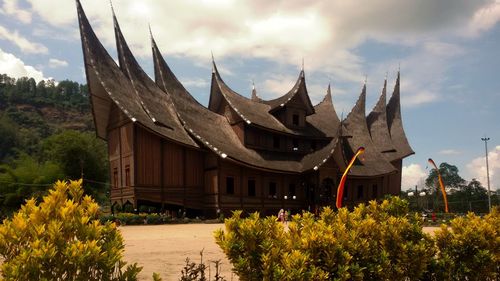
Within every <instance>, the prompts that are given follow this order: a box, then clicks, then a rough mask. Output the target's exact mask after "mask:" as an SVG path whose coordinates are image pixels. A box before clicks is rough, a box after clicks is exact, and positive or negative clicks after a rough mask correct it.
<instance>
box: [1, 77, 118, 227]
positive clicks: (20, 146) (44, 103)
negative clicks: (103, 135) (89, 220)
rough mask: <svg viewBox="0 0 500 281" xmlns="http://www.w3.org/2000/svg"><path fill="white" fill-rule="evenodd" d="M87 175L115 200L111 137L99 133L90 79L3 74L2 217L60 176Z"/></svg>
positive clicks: (92, 186)
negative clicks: (111, 191) (108, 140)
mask: <svg viewBox="0 0 500 281" xmlns="http://www.w3.org/2000/svg"><path fill="white" fill-rule="evenodd" d="M82 176H83V177H84V181H83V186H84V189H85V192H86V193H87V194H91V195H92V196H93V197H94V198H96V199H97V200H98V201H99V202H100V203H101V204H107V203H108V202H109V198H108V195H107V193H106V191H107V190H108V186H109V184H108V177H109V175H108V164H107V146H106V143H105V142H104V141H102V140H100V139H97V138H96V135H95V132H94V128H93V121H92V114H91V109H90V102H89V97H88V91H87V86H86V85H81V84H79V83H77V82H73V81H69V80H64V81H60V82H59V83H56V82H55V81H39V82H38V83H37V82H36V81H35V80H34V79H32V78H20V79H14V78H11V77H8V76H7V75H0V218H1V217H3V216H5V215H9V214H11V213H12V212H13V211H15V210H17V209H18V208H19V206H20V205H21V204H22V203H23V202H24V201H25V200H26V199H27V198H30V197H35V198H40V197H41V196H43V195H44V194H46V192H47V189H48V187H49V186H51V184H53V183H54V182H55V181H56V180H59V179H78V178H80V177H82Z"/></svg>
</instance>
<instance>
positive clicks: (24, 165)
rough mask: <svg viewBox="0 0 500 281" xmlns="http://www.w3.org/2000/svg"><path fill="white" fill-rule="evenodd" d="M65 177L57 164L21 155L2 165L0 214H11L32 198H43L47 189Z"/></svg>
mask: <svg viewBox="0 0 500 281" xmlns="http://www.w3.org/2000/svg"><path fill="white" fill-rule="evenodd" d="M63 176H64V173H63V171H62V169H61V168H60V167H59V165H57V164H56V163H53V162H51V161H45V162H43V163H39V162H38V161H36V160H35V159H34V158H33V157H31V156H29V155H27V154H25V153H20V155H19V157H18V158H16V159H14V160H13V161H11V162H10V163H9V164H4V165H0V212H1V213H3V214H10V213H11V212H12V211H14V210H17V209H18V208H19V207H20V206H21V204H22V203H23V202H24V201H25V200H26V199H28V198H30V197H35V198H41V196H43V195H45V193H46V191H47V187H48V186H49V185H50V184H51V183H53V182H55V181H56V180H57V179H60V178H62V177H63Z"/></svg>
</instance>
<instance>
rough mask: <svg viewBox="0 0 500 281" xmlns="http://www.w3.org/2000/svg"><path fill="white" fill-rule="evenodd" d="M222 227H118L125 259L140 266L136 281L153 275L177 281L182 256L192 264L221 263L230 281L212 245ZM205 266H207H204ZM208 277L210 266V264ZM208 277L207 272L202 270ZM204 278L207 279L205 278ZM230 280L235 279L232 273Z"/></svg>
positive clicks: (226, 267)
mask: <svg viewBox="0 0 500 281" xmlns="http://www.w3.org/2000/svg"><path fill="white" fill-rule="evenodd" d="M219 228H224V224H175V225H144V226H120V227H119V229H120V231H121V233H122V235H123V238H124V240H125V260H126V261H127V262H129V263H134V262H137V263H138V264H139V265H140V266H143V267H144V268H143V270H142V272H141V274H140V275H139V280H151V279H152V277H151V276H152V274H153V272H157V273H159V274H160V275H161V277H162V278H163V280H164V281H170V280H179V278H180V276H181V270H182V268H183V267H184V265H185V260H186V257H189V258H190V259H191V260H192V261H195V262H199V261H200V251H201V250H202V249H204V250H203V259H204V261H207V260H219V259H220V260H221V261H222V275H223V276H224V277H225V278H226V279H227V280H231V265H230V263H229V261H228V260H227V259H226V258H225V256H224V254H223V253H222V251H221V249H220V248H219V246H217V244H215V239H214V236H213V233H214V231H215V230H216V229H219ZM206 264H207V266H208V263H206ZM210 267H211V271H212V276H213V272H214V266H213V264H211V265H210ZM206 274H207V275H208V270H207V271H206ZM207 277H208V276H207ZM232 280H238V278H237V276H236V275H234V274H233V278H232Z"/></svg>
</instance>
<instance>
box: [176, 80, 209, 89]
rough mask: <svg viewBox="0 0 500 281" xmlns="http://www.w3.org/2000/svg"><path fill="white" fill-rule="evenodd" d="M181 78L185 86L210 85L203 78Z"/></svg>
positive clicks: (198, 86) (200, 86)
mask: <svg viewBox="0 0 500 281" xmlns="http://www.w3.org/2000/svg"><path fill="white" fill-rule="evenodd" d="M179 80H180V81H181V83H182V84H183V85H184V86H185V87H196V88H203V87H207V86H208V85H209V82H208V81H207V80H205V79H202V78H179Z"/></svg>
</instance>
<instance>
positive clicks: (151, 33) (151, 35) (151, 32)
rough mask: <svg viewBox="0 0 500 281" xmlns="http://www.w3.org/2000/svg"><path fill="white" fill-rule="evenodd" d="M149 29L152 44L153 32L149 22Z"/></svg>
mask: <svg viewBox="0 0 500 281" xmlns="http://www.w3.org/2000/svg"><path fill="white" fill-rule="evenodd" d="M148 29H149V38H150V39H151V43H152V42H153V31H151V23H149V22H148Z"/></svg>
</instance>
